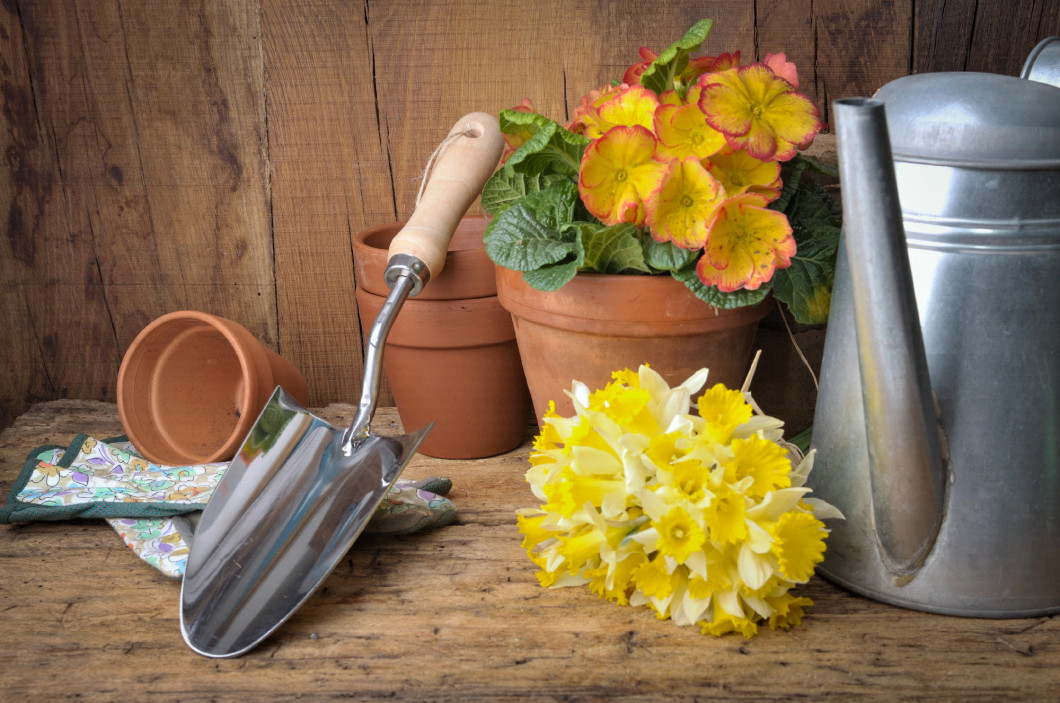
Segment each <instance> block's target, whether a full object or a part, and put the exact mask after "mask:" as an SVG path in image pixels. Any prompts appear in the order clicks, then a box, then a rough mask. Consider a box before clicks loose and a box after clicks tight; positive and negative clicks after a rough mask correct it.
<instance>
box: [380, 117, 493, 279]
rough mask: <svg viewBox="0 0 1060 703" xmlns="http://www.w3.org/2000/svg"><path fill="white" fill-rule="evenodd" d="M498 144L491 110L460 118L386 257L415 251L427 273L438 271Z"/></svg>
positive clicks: (487, 173)
mask: <svg viewBox="0 0 1060 703" xmlns="http://www.w3.org/2000/svg"><path fill="white" fill-rule="evenodd" d="M461 133H463V134H461ZM455 135H460V136H455ZM503 148H504V138H503V137H502V136H501V131H500V127H499V126H498V125H497V118H495V117H494V116H493V115H488V114H486V113H484V112H472V113H469V114H467V115H464V116H463V117H461V118H460V119H459V120H458V121H457V123H456V124H455V125H454V126H453V128H452V129H451V130H450V131H449V136H448V137H447V138H446V142H445V143H443V146H442V148H441V150H440V152H439V154H438V156H437V157H436V158H437V162H436V163H435V164H434V167H433V170H432V171H431V172H430V173H429V174H428V175H427V179H428V180H427V185H426V187H425V188H424V190H423V194H422V196H421V197H420V200H419V203H418V204H417V206H416V211H415V212H413V213H412V217H410V218H409V221H408V223H407V224H406V225H405V227H404V228H402V230H401V231H400V232H398V234H397V236H396V237H394V239H393V241H392V242H391V243H390V252H389V255H390V258H391V259H393V257H394V256H395V255H398V254H407V255H410V256H414V257H416V258H417V259H419V260H420V261H422V262H423V263H424V264H425V265H426V267H427V270H428V271H429V272H430V278H433V277H435V276H437V275H438V274H439V273H441V272H442V267H443V266H444V265H445V254H446V251H447V250H448V249H449V240H450V239H452V238H453V231H454V230H456V226H457V225H458V224H459V223H460V218H462V217H463V216H464V213H466V212H467V209H468V208H469V207H470V206H471V203H473V202H474V201H475V198H477V197H478V195H479V193H481V192H482V186H483V185H485V184H486V180H487V179H488V178H489V177H490V175H491V174H492V173H493V169H494V168H496V166H497V162H498V161H499V160H500V156H501V151H502V150H503ZM428 280H429V279H428Z"/></svg>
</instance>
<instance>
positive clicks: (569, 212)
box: [522, 178, 578, 240]
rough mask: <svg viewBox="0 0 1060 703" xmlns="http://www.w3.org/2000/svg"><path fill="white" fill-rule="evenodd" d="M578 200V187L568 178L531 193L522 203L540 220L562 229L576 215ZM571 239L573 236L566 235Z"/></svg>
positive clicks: (555, 228)
mask: <svg viewBox="0 0 1060 703" xmlns="http://www.w3.org/2000/svg"><path fill="white" fill-rule="evenodd" d="M576 202H578V188H577V186H575V185H574V183H573V182H572V181H570V180H569V179H567V178H561V179H559V180H557V181H555V182H553V183H551V184H550V185H549V186H548V187H547V188H545V189H544V190H541V191H538V192H536V193H530V194H529V195H527V196H526V197H525V198H524V199H523V200H522V204H523V205H526V207H527V208H528V209H529V210H530V212H532V213H533V215H534V218H535V219H537V221H538V222H540V223H541V224H543V225H545V226H546V227H548V228H550V229H553V230H561V229H562V228H563V226H564V225H566V224H568V223H569V222H570V221H571V220H572V219H573V217H574V204H575V203H576ZM563 239H565V240H571V239H573V237H571V236H564V237H563Z"/></svg>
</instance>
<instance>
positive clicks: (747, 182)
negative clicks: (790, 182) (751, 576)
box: [704, 149, 782, 200]
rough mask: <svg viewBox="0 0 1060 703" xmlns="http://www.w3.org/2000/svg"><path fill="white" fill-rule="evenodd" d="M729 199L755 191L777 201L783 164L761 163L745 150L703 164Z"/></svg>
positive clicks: (725, 154) (773, 162)
mask: <svg viewBox="0 0 1060 703" xmlns="http://www.w3.org/2000/svg"><path fill="white" fill-rule="evenodd" d="M704 165H705V166H706V167H707V170H708V171H710V175H712V176H714V178H715V179H716V180H717V181H718V182H719V183H721V185H722V187H723V188H725V193H726V194H727V195H728V196H729V197H733V196H735V195H739V194H740V193H746V192H747V191H753V192H755V193H761V194H762V195H765V196H768V197H769V199H770V200H774V199H776V197H777V196H778V195H779V194H780V187H781V185H782V183H781V181H780V164H779V163H777V162H776V161H760V160H758V159H756V158H755V157H753V156H751V155H750V154H748V153H747V152H745V151H733V150H732V149H726V150H724V151H722V152H721V153H718V154H714V155H713V156H711V157H710V160H709V161H708V162H707V163H705V164H704Z"/></svg>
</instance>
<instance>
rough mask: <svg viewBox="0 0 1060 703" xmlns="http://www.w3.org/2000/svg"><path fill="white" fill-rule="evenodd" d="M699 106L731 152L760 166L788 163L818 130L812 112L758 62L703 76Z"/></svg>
mask: <svg viewBox="0 0 1060 703" xmlns="http://www.w3.org/2000/svg"><path fill="white" fill-rule="evenodd" d="M699 84H700V86H701V90H700V94H699V107H700V109H701V110H703V113H704V114H705V115H706V116H707V122H708V123H709V124H710V126H711V127H713V128H714V129H716V130H718V131H719V132H722V133H723V134H724V135H725V137H726V138H727V139H728V141H729V146H731V147H732V148H733V149H743V150H744V151H746V152H747V153H748V154H750V155H751V156H753V157H755V158H756V159H760V160H762V161H770V160H775V161H787V160H788V159H791V158H792V157H793V156H795V153H796V151H797V150H798V149H804V148H806V147H807V146H809V145H810V142H812V141H813V138H814V136H815V135H816V134H817V132H818V131H820V129H821V121H820V120H819V119H818V113H817V108H816V107H814V104H813V103H812V102H811V101H810V99H809V98H807V97H806V96H805V95H802V94H801V93H798V92H796V91H795V89H794V87H793V86H792V85H791V83H789V82H788V81H786V80H784V79H783V78H778V77H777V75H776V74H775V73H774V72H773V69H771V68H770V67H769V66H766V65H765V64H762V63H756V64H751V65H749V66H741V67H740V68H735V69H729V70H727V71H720V72H718V73H707V74H704V75H703V76H702V77H701V78H700V80H699Z"/></svg>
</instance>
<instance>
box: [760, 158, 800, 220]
mask: <svg viewBox="0 0 1060 703" xmlns="http://www.w3.org/2000/svg"><path fill="white" fill-rule="evenodd" d="M807 166H809V159H807V158H806V157H804V156H803V155H802V154H795V157H794V158H792V159H791V160H790V161H784V162H783V163H781V164H780V180H781V181H782V183H783V185H782V186H781V188H780V197H778V198H777V199H776V200H774V201H773V202H771V203H770V204H769V206H768V207H769V209H770V210H776V211H778V212H785V211H786V209H787V207H788V204H789V203H790V202H791V198H792V197H793V196H794V195H795V191H797V190H798V189H799V185H800V184H801V183H802V174H803V172H804V171H805V170H806V167H807Z"/></svg>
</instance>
